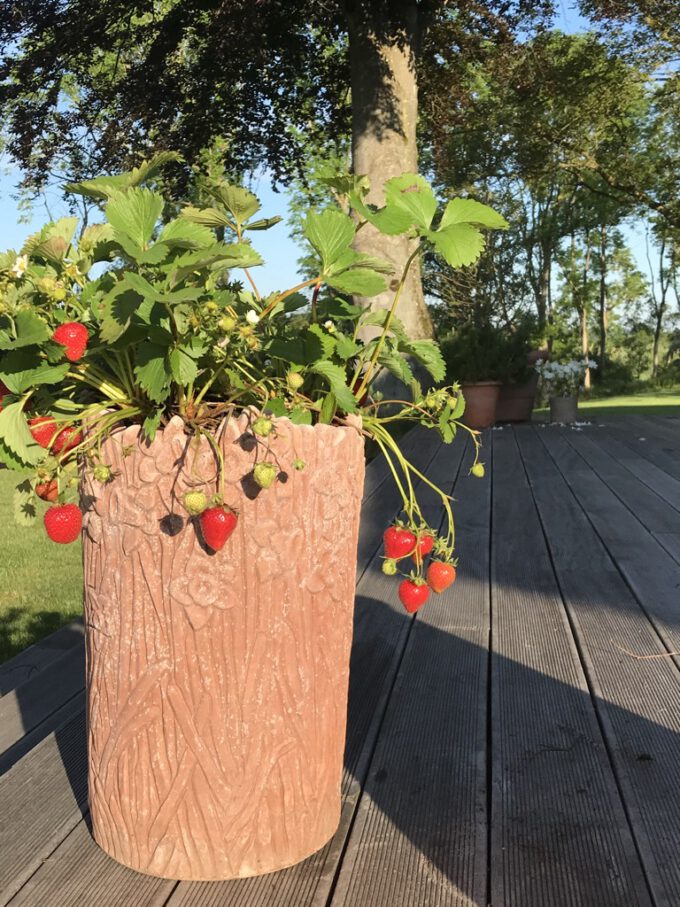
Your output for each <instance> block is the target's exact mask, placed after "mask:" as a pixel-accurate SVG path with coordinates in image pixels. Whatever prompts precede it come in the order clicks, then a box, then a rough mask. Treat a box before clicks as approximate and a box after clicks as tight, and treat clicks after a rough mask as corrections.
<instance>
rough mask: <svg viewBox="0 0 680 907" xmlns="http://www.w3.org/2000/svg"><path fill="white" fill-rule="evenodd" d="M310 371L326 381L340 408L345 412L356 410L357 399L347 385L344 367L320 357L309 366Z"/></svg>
mask: <svg viewBox="0 0 680 907" xmlns="http://www.w3.org/2000/svg"><path fill="white" fill-rule="evenodd" d="M310 371H312V372H314V373H315V374H317V375H320V376H321V377H322V378H324V379H325V380H326V381H327V382H328V385H329V387H330V389H331V392H332V393H333V396H334V397H335V399H336V401H337V404H338V406H339V407H340V409H342V410H344V411H345V412H346V413H353V412H356V409H357V401H356V400H355V399H354V394H353V393H352V391H351V390H350V389H349V387H348V386H347V381H346V376H345V369H344V368H342V367H341V366H339V365H335V364H334V363H333V362H328V361H327V360H324V359H322V360H321V361H320V362H315V363H314V364H313V365H312V366H311V367H310Z"/></svg>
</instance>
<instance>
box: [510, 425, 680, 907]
mask: <svg viewBox="0 0 680 907" xmlns="http://www.w3.org/2000/svg"><path fill="white" fill-rule="evenodd" d="M517 437H518V441H519V446H520V449H521V452H522V456H523V459H524V462H525V464H526V467H527V470H528V473H529V479H530V481H531V487H532V491H533V494H534V497H535V499H536V502H537V505H538V509H539V512H540V515H541V519H542V521H543V524H544V526H545V529H546V533H547V537H548V540H549V544H550V550H551V554H552V557H553V562H554V564H555V569H556V572H557V576H558V579H559V582H560V586H561V589H562V594H563V596H564V598H565V601H566V604H567V608H568V610H569V613H570V616H571V620H572V624H573V626H574V628H575V632H576V637H577V640H578V644H579V649H580V651H581V654H582V657H583V660H584V663H585V665H586V670H587V674H588V681H589V684H590V685H591V688H592V691H593V694H594V698H595V703H596V707H597V709H598V712H599V714H600V719H601V723H602V727H603V730H604V733H605V737H606V739H607V743H608V748H609V751H610V754H611V758H612V760H613V763H614V768H615V773H616V777H617V781H618V784H619V785H620V787H621V791H622V794H623V797H624V800H625V802H626V805H627V812H628V816H629V819H630V822H631V824H632V829H633V833H634V836H635V839H636V842H637V845H638V850H639V852H640V853H641V855H642V860H643V864H644V867H645V871H646V875H647V877H648V879H649V884H650V886H651V889H652V891H653V892H654V895H655V902H656V903H657V904H665V905H669V907H670V905H671V904H674V903H676V902H677V892H678V891H679V890H680V866H679V865H678V861H677V853H678V851H679V850H680V791H679V790H678V786H677V783H676V778H675V776H676V771H677V765H678V763H679V762H680V674H678V671H677V669H676V667H675V665H674V664H673V663H672V662H671V661H670V660H669V659H667V658H663V657H661V658H653V659H645V658H634V657H631V656H629V655H626V654H625V652H624V651H623V650H624V649H625V650H626V651H628V652H631V653H633V654H634V655H648V654H650V653H651V654H656V655H662V654H663V653H664V649H663V646H662V645H661V643H660V640H659V638H658V636H657V634H656V632H655V631H654V629H653V627H652V626H651V625H650V623H649V621H648V620H647V618H646V616H645V615H644V614H643V613H642V611H641V610H640V607H639V605H638V602H637V601H636V599H635V598H634V596H633V595H632V593H631V591H630V589H629V588H628V586H627V585H626V584H625V582H624V581H623V579H622V577H621V575H620V574H619V572H618V570H617V568H616V565H615V564H614V563H613V561H612V560H611V557H610V555H609V553H608V552H607V550H606V548H605V546H604V545H603V544H602V541H601V540H600V538H599V537H598V535H597V534H596V532H595V530H594V529H593V527H592V526H591V525H590V523H589V522H588V520H587V517H586V516H585V514H584V513H583V510H582V508H581V507H580V505H579V504H578V502H577V501H576V499H575V497H574V496H573V494H572V492H571V491H570V489H569V486H568V485H567V483H566V482H565V480H564V478H563V477H562V475H561V474H560V472H559V470H558V469H557V467H556V465H555V463H554V461H553V460H552V459H551V458H550V457H549V456H548V454H547V451H546V450H545V447H543V445H542V444H541V442H540V440H539V439H538V438H537V437H536V434H535V433H534V432H532V431H531V430H529V431H517Z"/></svg>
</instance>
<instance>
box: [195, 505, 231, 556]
mask: <svg viewBox="0 0 680 907" xmlns="http://www.w3.org/2000/svg"><path fill="white" fill-rule="evenodd" d="M199 520H200V523H201V534H202V535H203V541H204V542H205V543H206V545H207V546H208V547H209V548H212V550H213V551H219V550H220V549H221V548H224V546H225V544H226V543H227V541H228V539H229V536H230V535H231V534H232V532H233V531H234V529H235V528H236V523H237V521H238V516H237V515H236V514H235V513H234V511H233V510H229V508H228V507H208V509H207V510H204V511H203V513H202V514H201V516H200V517H199Z"/></svg>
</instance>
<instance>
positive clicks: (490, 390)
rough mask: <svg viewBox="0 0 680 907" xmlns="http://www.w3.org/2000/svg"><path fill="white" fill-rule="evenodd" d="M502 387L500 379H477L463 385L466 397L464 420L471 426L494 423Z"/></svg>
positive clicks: (487, 425) (481, 426)
mask: <svg viewBox="0 0 680 907" xmlns="http://www.w3.org/2000/svg"><path fill="white" fill-rule="evenodd" d="M500 389H501V382H500V381H477V382H476V383H474V384H463V385H461V390H462V391H463V397H464V398H465V412H464V413H463V422H465V424H466V425H469V426H470V428H480V429H481V428H489V426H491V425H493V424H494V422H495V421H496V404H497V403H498V394H499V391H500Z"/></svg>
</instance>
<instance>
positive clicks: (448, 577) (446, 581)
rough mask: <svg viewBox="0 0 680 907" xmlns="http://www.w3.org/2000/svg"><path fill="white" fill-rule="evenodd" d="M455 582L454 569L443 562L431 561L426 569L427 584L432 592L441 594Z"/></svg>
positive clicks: (451, 565)
mask: <svg viewBox="0 0 680 907" xmlns="http://www.w3.org/2000/svg"><path fill="white" fill-rule="evenodd" d="M455 580H456V568H455V567H454V566H453V564H448V563H446V562H445V561H432V563H431V564H430V566H429V567H428V568H427V584H428V586H429V587H430V589H432V591H433V592H443V591H444V589H448V588H449V586H450V585H451V584H452V583H454V582H455Z"/></svg>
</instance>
